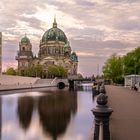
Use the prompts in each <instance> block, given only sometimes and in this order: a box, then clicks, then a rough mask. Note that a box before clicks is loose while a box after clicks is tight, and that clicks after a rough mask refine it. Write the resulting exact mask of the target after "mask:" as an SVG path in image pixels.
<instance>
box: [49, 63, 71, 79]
mask: <svg viewBox="0 0 140 140" xmlns="http://www.w3.org/2000/svg"><path fill="white" fill-rule="evenodd" d="M67 74H68V72H67V70H66V69H65V68H64V67H63V66H56V65H50V66H49V67H48V77H49V78H54V77H67Z"/></svg>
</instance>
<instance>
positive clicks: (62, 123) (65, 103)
mask: <svg viewBox="0 0 140 140" xmlns="http://www.w3.org/2000/svg"><path fill="white" fill-rule="evenodd" d="M51 92H52V91H50V92H49V93H50V94H45V93H44V95H43V96H40V97H38V100H36V105H38V113H39V119H40V123H41V126H42V128H43V131H44V133H45V134H46V135H50V137H52V139H53V140H57V138H58V137H59V136H61V135H63V134H64V133H65V132H66V130H67V127H68V124H69V123H70V120H71V117H73V116H74V115H75V114H76V112H77V92H68V93H67V92H66V91H57V92H56V93H55V92H54V91H53V92H52V93H51ZM34 102H35V100H33V98H32V97H29V96H25V97H20V98H19V99H18V109H17V112H18V118H19V122H20V124H21V127H22V128H23V129H24V130H27V128H28V127H29V126H30V122H31V118H32V112H33V108H34V104H35V103H34Z"/></svg>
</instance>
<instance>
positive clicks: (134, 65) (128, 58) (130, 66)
mask: <svg viewBox="0 0 140 140" xmlns="http://www.w3.org/2000/svg"><path fill="white" fill-rule="evenodd" d="M124 73H125V75H129V74H140V47H138V48H136V49H135V50H133V51H131V52H129V53H127V54H126V55H125V56H124Z"/></svg>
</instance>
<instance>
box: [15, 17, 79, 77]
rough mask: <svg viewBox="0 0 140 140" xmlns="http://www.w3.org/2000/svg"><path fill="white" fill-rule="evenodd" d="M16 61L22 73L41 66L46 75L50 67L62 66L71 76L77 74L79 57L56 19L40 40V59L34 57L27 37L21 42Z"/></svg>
mask: <svg viewBox="0 0 140 140" xmlns="http://www.w3.org/2000/svg"><path fill="white" fill-rule="evenodd" d="M16 60H17V61H18V70H19V71H20V72H22V73H24V71H25V69H26V68H28V67H30V66H31V65H35V64H40V65H42V66H43V69H44V72H45V73H46V75H47V70H48V67H49V66H50V65H61V66H63V67H64V68H65V69H67V71H68V74H69V75H76V74H77V68H78V57H77V55H76V53H75V52H72V50H71V47H70V43H69V41H68V39H67V37H66V35H65V33H64V32H63V31H62V30H61V29H59V28H58V27H57V23H56V19H55V18H54V23H53V27H52V28H50V29H49V30H47V31H46V32H45V33H44V35H43V37H42V39H41V40H40V45H39V52H38V57H36V56H33V52H32V44H31V42H30V39H29V38H28V37H27V36H26V35H25V36H24V37H23V38H22V39H21V41H20V42H19V51H18V54H17V57H16Z"/></svg>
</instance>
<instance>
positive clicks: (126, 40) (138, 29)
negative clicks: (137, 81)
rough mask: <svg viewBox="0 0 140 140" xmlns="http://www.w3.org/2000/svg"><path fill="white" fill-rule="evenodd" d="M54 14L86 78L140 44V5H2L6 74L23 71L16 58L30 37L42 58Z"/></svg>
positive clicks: (105, 0) (69, 0)
mask: <svg viewBox="0 0 140 140" xmlns="http://www.w3.org/2000/svg"><path fill="white" fill-rule="evenodd" d="M54 15H56V19H57V23H58V27H59V28H60V29H62V30H63V31H64V32H65V34H66V36H67V38H68V39H69V41H70V45H71V47H72V50H73V51H76V52H77V54H78V57H79V72H80V73H82V74H84V75H87V76H89V75H92V74H95V75H96V74H97V65H99V69H100V73H101V68H102V66H103V64H104V62H105V61H106V60H107V58H108V57H109V56H110V55H112V54H113V53H117V54H119V55H124V54H126V53H127V52H128V51H131V50H133V49H134V48H135V47H137V46H139V45H140V0H30V1H29V0H0V31H1V32H2V33H3V70H4V69H6V67H10V66H14V67H16V66H17V61H16V60H15V56H16V53H17V50H18V44H19V41H20V39H21V38H22V37H23V36H24V34H25V33H26V34H27V36H28V37H29V38H30V41H31V43H32V45H33V52H34V54H37V53H38V49H39V42H40V40H41V38H42V36H43V34H44V32H45V31H46V30H47V29H49V28H51V27H52V22H53V18H54Z"/></svg>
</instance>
